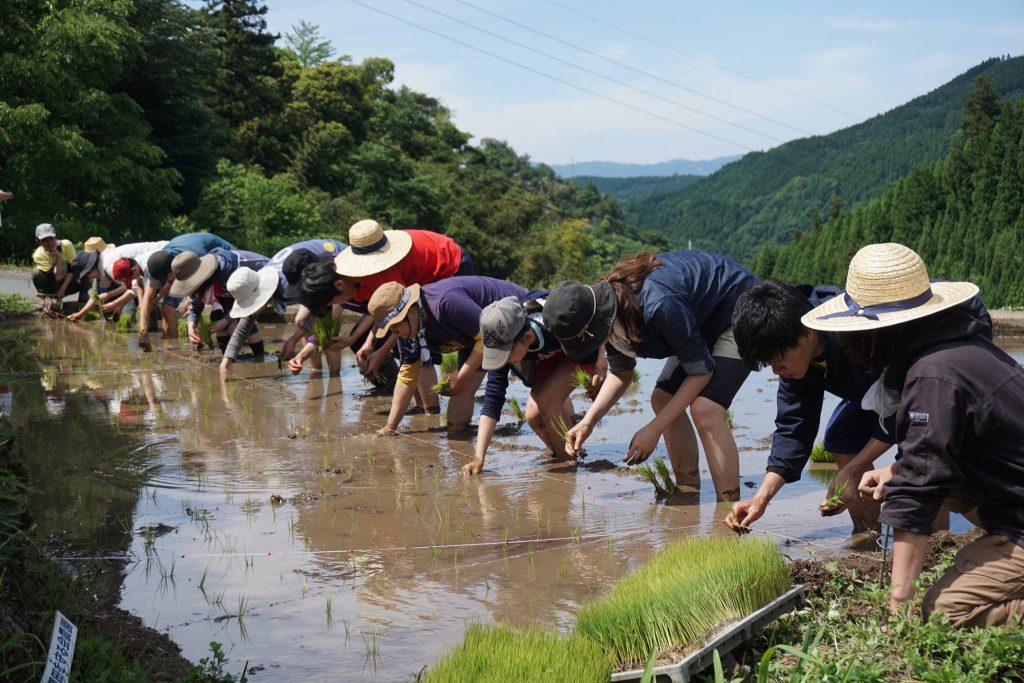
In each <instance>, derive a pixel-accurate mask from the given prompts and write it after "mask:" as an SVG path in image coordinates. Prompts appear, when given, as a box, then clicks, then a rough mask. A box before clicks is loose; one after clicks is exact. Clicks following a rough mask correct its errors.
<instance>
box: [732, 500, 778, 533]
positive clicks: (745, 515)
mask: <svg viewBox="0 0 1024 683" xmlns="http://www.w3.org/2000/svg"><path fill="white" fill-rule="evenodd" d="M765 507H767V506H766V505H765V504H764V503H762V502H761V501H759V500H758V499H757V498H751V499H750V500H738V501H736V502H735V503H733V504H732V509H731V510H730V511H729V514H728V515H726V516H725V519H724V520H723V521H724V522H725V525H726V526H727V527H729V528H730V529H732V530H733V531H735V532H736V533H738V534H749V533H750V531H751V529H750V525H751V524H753V523H754V522H756V521H757V520H759V519H761V515H763V514H764V511H765Z"/></svg>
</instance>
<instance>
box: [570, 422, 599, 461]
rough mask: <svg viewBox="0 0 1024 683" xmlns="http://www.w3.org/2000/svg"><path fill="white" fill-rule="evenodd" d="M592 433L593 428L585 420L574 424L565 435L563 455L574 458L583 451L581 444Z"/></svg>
mask: <svg viewBox="0 0 1024 683" xmlns="http://www.w3.org/2000/svg"><path fill="white" fill-rule="evenodd" d="M592 431H594V427H593V426H592V425H591V424H590V423H589V422H587V420H586V418H584V419H582V420H580V421H579V422H577V423H576V425H575V426H573V427H572V429H570V430H568V431H567V432H566V433H565V454H566V455H568V456H570V457H576V454H577V453H579V452H580V451H582V450H583V443H584V442H585V441H586V440H587V438H588V437H589V436H590V433H591V432H592Z"/></svg>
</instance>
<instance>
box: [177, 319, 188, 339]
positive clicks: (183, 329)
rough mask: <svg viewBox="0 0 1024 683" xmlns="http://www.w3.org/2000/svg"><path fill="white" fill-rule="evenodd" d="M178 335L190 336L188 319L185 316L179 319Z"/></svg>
mask: <svg viewBox="0 0 1024 683" xmlns="http://www.w3.org/2000/svg"><path fill="white" fill-rule="evenodd" d="M178 336H179V337H188V321H187V320H185V319H184V318H181V319H180V320H178Z"/></svg>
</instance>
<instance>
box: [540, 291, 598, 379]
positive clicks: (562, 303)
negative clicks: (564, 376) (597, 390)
mask: <svg viewBox="0 0 1024 683" xmlns="http://www.w3.org/2000/svg"><path fill="white" fill-rule="evenodd" d="M614 321H615V292H614V291H612V286H611V284H610V283H609V282H608V281H607V280H601V281H600V282H595V283H594V284H592V285H582V284H580V283H578V282H573V281H571V280H565V281H563V282H559V283H558V284H557V285H555V288H554V289H552V290H551V293H550V294H548V298H547V301H546V302H545V303H544V327H546V328H548V329H549V330H551V334H553V335H555V338H556V339H557V340H558V341H559V343H560V344H561V345H562V348H563V349H564V350H565V354H566V355H567V356H569V358H572V359H573V360H577V361H578V360H581V359H583V358H586V357H587V356H589V355H590V354H592V353H593V352H594V351H597V347H599V346H601V344H603V343H604V341H605V340H606V339H608V336H609V335H610V334H611V333H612V323H613V322H614Z"/></svg>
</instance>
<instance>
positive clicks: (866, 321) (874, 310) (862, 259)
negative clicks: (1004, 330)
mask: <svg viewBox="0 0 1024 683" xmlns="http://www.w3.org/2000/svg"><path fill="white" fill-rule="evenodd" d="M977 293H978V286H977V285H975V284H973V283H971V282H931V281H930V280H929V278H928V269H927V268H926V267H925V265H924V261H922V260H921V257H920V256H918V255H917V252H915V251H914V250H913V249H911V248H909V247H905V246H903V245H902V244H895V243H892V242H890V243H886V244H869V245H868V246H866V247H864V248H863V249H861V250H860V251H858V252H857V253H856V254H855V255H854V257H853V259H852V260H851V261H850V267H849V269H848V270H847V272H846V293H845V294H840V295H838V296H836V297H833V298H832V299H829V300H828V301H826V302H825V303H823V304H822V305H820V306H818V307H817V308H815V309H814V310H812V311H810V312H808V313H807V314H805V315H804V317H803V318H801V322H802V323H803V324H804V326H806V327H809V328H811V329H812V330H823V331H825V332H858V331H862V330H874V329H878V328H881V327H888V326H890V325H898V324H899V323H905V322H909V321H911V320H916V319H918V318H923V317H925V316H927V315H932V314H933V313H938V312H939V311H944V310H946V309H947V308H952V307H953V306H956V305H957V304H962V303H963V302H965V301H967V300H968V299H970V298H971V297H972V296H974V295H975V294H977Z"/></svg>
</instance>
